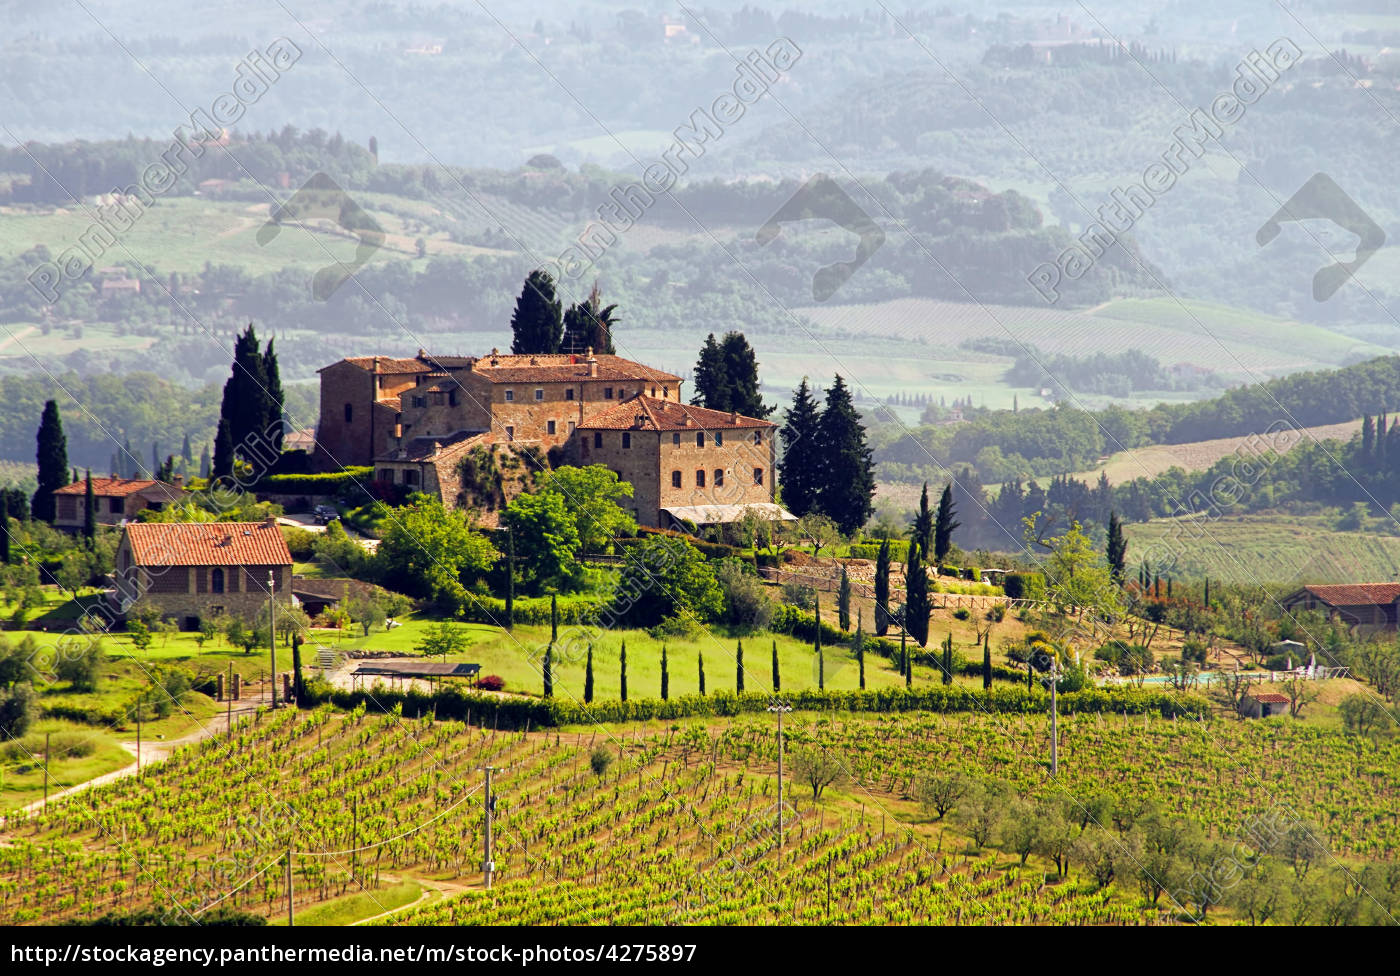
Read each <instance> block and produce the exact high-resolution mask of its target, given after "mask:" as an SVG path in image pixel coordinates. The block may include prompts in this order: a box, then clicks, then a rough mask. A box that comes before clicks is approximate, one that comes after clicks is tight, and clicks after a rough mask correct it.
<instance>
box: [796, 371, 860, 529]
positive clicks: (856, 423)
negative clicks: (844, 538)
mask: <svg viewBox="0 0 1400 976" xmlns="http://www.w3.org/2000/svg"><path fill="white" fill-rule="evenodd" d="M817 456H818V458H820V461H821V467H820V468H819V469H818V471H819V472H820V481H819V486H818V490H817V508H818V509H819V510H820V511H821V513H822V514H823V515H825V516H827V517H828V518H830V519H831V520H832V521H833V522H835V523H836V524H837V525H838V526H840V528H841V532H842V533H843V534H844V535H851V534H852V533H853V532H855V531H856V529H859V528H860V527H861V526H862V525H864V524H865V523H866V522H867V521H869V519H870V513H871V511H872V510H873V508H874V502H873V499H874V497H875V462H874V460H873V455H872V453H871V450H870V447H869V445H868V444H867V443H866V440H865V425H864V424H862V423H861V422H860V414H859V413H857V412H856V408H855V406H854V405H853V404H852V403H851V393H850V391H849V390H848V389H847V388H846V381H845V380H843V379H842V378H841V376H840V375H839V374H838V375H837V376H836V381H835V382H834V383H833V384H832V386H831V389H829V390H827V391H826V406H825V407H824V408H823V409H822V415H821V419H820V420H819V421H818V422H817ZM784 497H786V496H784ZM794 514H795V513H794Z"/></svg>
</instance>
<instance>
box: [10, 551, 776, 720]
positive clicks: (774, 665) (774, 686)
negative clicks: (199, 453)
mask: <svg viewBox="0 0 1400 976" xmlns="http://www.w3.org/2000/svg"><path fill="white" fill-rule="evenodd" d="M7 545H8V543H7ZM782 690H783V679H782V676H781V675H779V674H778V642H777V641H776V640H774V641H773V691H774V693H775V694H776V693H777V692H780V691H782Z"/></svg>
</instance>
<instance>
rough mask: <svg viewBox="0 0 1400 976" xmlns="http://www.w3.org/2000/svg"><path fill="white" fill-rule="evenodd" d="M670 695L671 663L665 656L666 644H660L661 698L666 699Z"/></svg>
mask: <svg viewBox="0 0 1400 976" xmlns="http://www.w3.org/2000/svg"><path fill="white" fill-rule="evenodd" d="M670 697H671V665H670V662H669V661H668V660H667V658H666V645H665V644H662V645H661V700H662V701H668V700H669V699H670Z"/></svg>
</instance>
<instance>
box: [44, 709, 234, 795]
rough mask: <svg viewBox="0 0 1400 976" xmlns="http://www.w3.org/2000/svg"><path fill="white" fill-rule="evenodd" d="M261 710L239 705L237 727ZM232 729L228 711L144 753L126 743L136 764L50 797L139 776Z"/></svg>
mask: <svg viewBox="0 0 1400 976" xmlns="http://www.w3.org/2000/svg"><path fill="white" fill-rule="evenodd" d="M259 707H260V705H259V704H258V703H257V702H241V703H239V704H237V705H235V706H234V709H233V722H234V724H237V723H238V721H239V720H240V719H243V718H246V717H247V716H249V715H252V714H253V713H254V712H256V711H257V710H258V708H259ZM228 726H229V722H228V714H227V712H219V713H218V714H217V715H215V716H214V717H213V718H211V719H209V720H208V721H207V722H205V723H204V724H203V725H201V726H200V727H199V728H197V729H196V730H195V731H193V732H191V733H189V734H188V735H183V736H181V737H180V738H178V739H169V740H164V739H156V740H154V741H152V740H150V739H142V740H141V752H140V754H139V755H138V754H137V751H136V743H134V742H122V743H120V745H121V747H122V748H123V749H125V750H126V751H127V752H129V753H131V758H132V762H131V764H130V765H128V766H123V767H122V768H121V769H114V770H112V772H110V773H103V774H102V775H101V776H94V777H93V778H92V779H90V780H86V781H85V782H82V783H78V784H76V785H74V786H69V787H67V788H65V789H62V790H59V791H58V792H56V793H51V794H49V801H48V802H50V803H53V802H55V801H57V800H61V799H63V798H64V797H68V796H72V795H73V794H74V793H81V792H82V791H83V790H86V789H91V788H92V787H94V786H102V785H104V784H106V783H112V782H115V781H116V780H119V779H122V778H123V777H126V776H132V775H134V774H135V773H136V770H137V769H138V768H141V767H149V766H150V765H151V764H152V763H157V762H161V761H162V760H164V759H166V758H167V757H169V755H170V754H171V753H172V752H174V751H175V750H176V749H178V748H180V747H181V746H185V745H189V744H190V743H192V742H198V741H199V740H200V739H206V738H208V737H209V736H211V735H223V734H225V733H227V732H228ZM43 806H44V801H43V800H35V801H34V802H33V803H29V804H26V805H25V806H24V807H22V808H20V810H19V811H17V812H22V813H26V814H27V813H32V812H34V811H36V810H41V809H43Z"/></svg>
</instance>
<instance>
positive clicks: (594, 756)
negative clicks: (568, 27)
mask: <svg viewBox="0 0 1400 976" xmlns="http://www.w3.org/2000/svg"><path fill="white" fill-rule="evenodd" d="M612 761H613V754H612V750H611V749H609V748H608V747H607V746H594V747H593V752H591V753H590V754H589V756H588V765H589V766H590V767H591V768H592V769H593V775H594V776H602V775H604V774H605V773H607V771H608V767H609V766H611V765H612Z"/></svg>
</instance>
